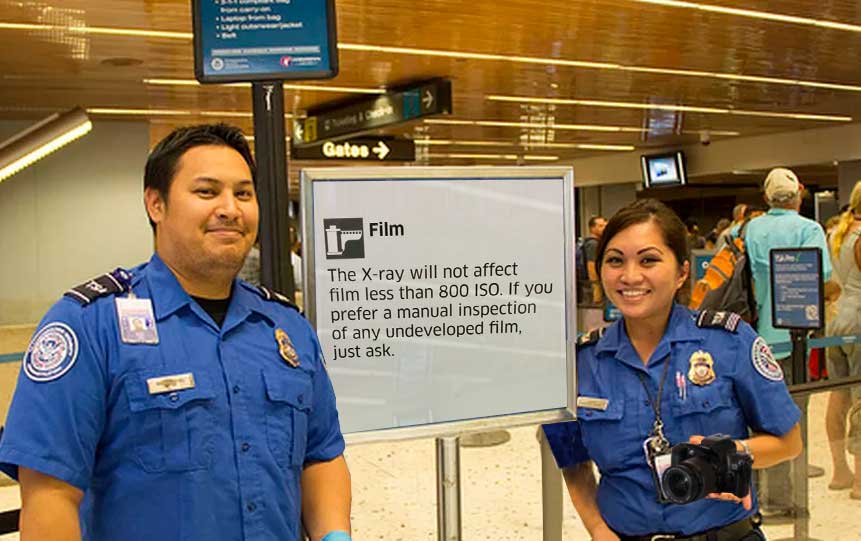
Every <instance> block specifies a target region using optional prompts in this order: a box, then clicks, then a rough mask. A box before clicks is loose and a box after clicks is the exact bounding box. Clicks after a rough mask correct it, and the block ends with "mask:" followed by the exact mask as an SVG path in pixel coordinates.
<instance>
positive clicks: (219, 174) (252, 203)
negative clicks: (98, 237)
mask: <svg viewBox="0 0 861 541" xmlns="http://www.w3.org/2000/svg"><path fill="white" fill-rule="evenodd" d="M145 199H146V205H147V211H148V212H149V215H150V218H151V219H152V221H153V222H154V223H155V224H156V251H157V252H158V254H159V256H160V257H161V258H162V259H163V260H164V262H165V263H166V264H167V265H168V266H169V267H171V268H173V269H175V270H177V271H178V272H180V273H181V274H183V275H187V276H207V275H213V274H218V275H225V274H232V275H235V274H236V273H238V272H239V269H240V268H242V264H243V262H244V261H245V256H246V255H247V254H248V251H249V250H250V249H251V246H252V245H253V244H254V241H255V239H256V237H257V225H258V206H257V196H256V194H255V192H254V183H253V182H252V175H251V170H250V169H249V167H248V164H247V163H246V162H245V160H244V159H243V158H242V155H241V154H239V153H238V152H237V151H235V150H234V149H232V148H230V147H228V146H223V145H203V146H196V147H192V148H191V149H189V150H188V151H186V152H185V154H183V155H182V157H181V158H180V160H179V163H178V164H177V168H176V173H175V174H174V176H173V179H172V180H171V183H170V189H169V191H168V196H167V200H164V199H162V198H161V196H160V195H159V193H158V192H157V191H156V190H155V189H151V188H147V190H146V195H145Z"/></svg>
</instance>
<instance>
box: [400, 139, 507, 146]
mask: <svg viewBox="0 0 861 541" xmlns="http://www.w3.org/2000/svg"><path fill="white" fill-rule="evenodd" d="M413 142H414V143H415V144H417V145H433V146H480V147H513V146H516V145H515V144H514V143H509V142H507V141H456V140H448V139H416V140H415V141H413Z"/></svg>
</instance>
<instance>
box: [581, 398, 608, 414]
mask: <svg viewBox="0 0 861 541" xmlns="http://www.w3.org/2000/svg"><path fill="white" fill-rule="evenodd" d="M609 404H610V401H609V400H607V399H606V398H594V397H591V396H578V397H577V407H579V408H589V409H593V410H601V411H604V410H606V409H607V406H608V405H609Z"/></svg>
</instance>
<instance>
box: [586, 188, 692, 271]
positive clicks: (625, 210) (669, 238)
mask: <svg viewBox="0 0 861 541" xmlns="http://www.w3.org/2000/svg"><path fill="white" fill-rule="evenodd" d="M648 221H652V222H654V223H655V225H657V226H658V229H660V230H661V236H663V238H664V242H665V243H666V245H667V246H669V247H670V250H671V251H672V252H673V255H675V256H676V261H677V262H678V264H679V265H684V263H685V261H687V260H688V239H687V230H686V229H685V224H684V223H682V220H681V219H680V218H679V216H678V215H677V214H676V213H675V212H673V210H672V209H671V208H670V207H668V206H666V205H665V204H663V203H661V202H660V201H658V200H656V199H640V200H639V201H634V202H633V203H631V204H629V205H627V206H625V207H622V208H621V209H620V210H619V212H617V213H616V214H614V215H613V217H612V218H610V221H609V222H607V228H606V229H604V234H603V235H602V236H601V240H599V241H598V248H597V252H596V254H595V270H596V271H597V272H598V276H600V275H601V263H602V261H603V259H604V251H605V250H606V249H607V243H609V242H610V239H612V238H613V237H615V236H616V235H617V234H619V233H620V232H621V231H623V230H624V229H627V228H629V227H631V226H632V225H637V224H641V223H644V222H648Z"/></svg>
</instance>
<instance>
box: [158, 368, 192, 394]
mask: <svg viewBox="0 0 861 541" xmlns="http://www.w3.org/2000/svg"><path fill="white" fill-rule="evenodd" d="M146 386H147V389H148V390H149V394H160V393H170V392H173V391H182V390H184V389H194V374H192V373H191V372H189V373H188V374H176V375H174V376H162V377H160V378H149V379H148V380H146Z"/></svg>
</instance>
